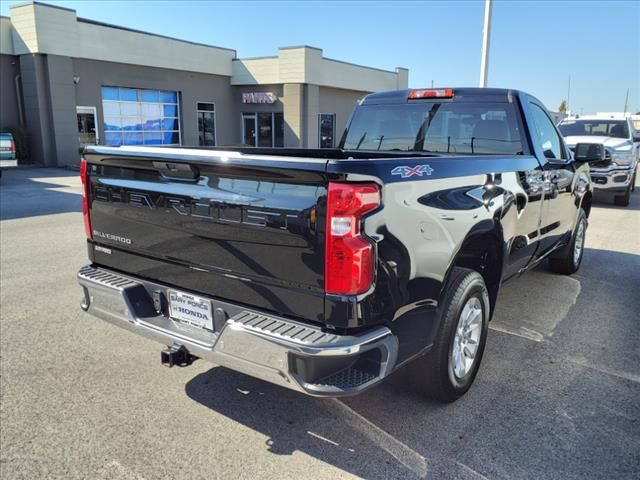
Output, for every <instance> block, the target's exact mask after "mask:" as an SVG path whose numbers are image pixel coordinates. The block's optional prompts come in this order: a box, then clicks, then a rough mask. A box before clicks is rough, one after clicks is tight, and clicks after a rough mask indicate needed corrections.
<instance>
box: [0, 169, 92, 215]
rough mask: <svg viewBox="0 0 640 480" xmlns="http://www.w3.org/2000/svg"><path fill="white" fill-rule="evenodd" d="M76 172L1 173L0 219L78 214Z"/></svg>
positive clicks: (62, 170) (18, 171)
mask: <svg viewBox="0 0 640 480" xmlns="http://www.w3.org/2000/svg"><path fill="white" fill-rule="evenodd" d="M81 210H82V187H81V183H80V178H79V174H78V172H74V171H70V170H65V169H61V168H18V169H12V170H5V171H3V173H2V178H1V179H0V219H1V220H12V219H17V218H26V217H36V216H41V215H51V214H56V213H67V212H80V211H81Z"/></svg>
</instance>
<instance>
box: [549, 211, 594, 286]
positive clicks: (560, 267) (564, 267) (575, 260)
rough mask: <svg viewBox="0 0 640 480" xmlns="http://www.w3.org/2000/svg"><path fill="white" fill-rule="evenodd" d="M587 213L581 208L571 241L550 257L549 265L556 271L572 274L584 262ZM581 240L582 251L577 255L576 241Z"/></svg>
mask: <svg viewBox="0 0 640 480" xmlns="http://www.w3.org/2000/svg"><path fill="white" fill-rule="evenodd" d="M581 225H582V229H583V230H582V236H581V237H580V238H579V236H578V234H579V231H580V226H581ZM587 225H588V222H587V214H586V213H584V210H583V209H580V213H579V214H578V221H577V222H576V228H575V230H574V232H573V235H572V236H571V241H570V242H569V244H568V245H566V246H564V247H562V248H561V249H560V250H559V251H558V252H556V253H554V254H552V255H551V256H550V257H549V267H550V268H551V271H553V272H555V273H561V274H563V275H571V274H573V273H576V272H577V271H578V269H579V268H580V264H582V256H583V255H584V239H585V236H586V232H587ZM578 241H580V242H581V245H580V253H579V255H577V256H576V255H575V251H576V243H577V242H578Z"/></svg>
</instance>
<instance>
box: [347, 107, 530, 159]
mask: <svg viewBox="0 0 640 480" xmlns="http://www.w3.org/2000/svg"><path fill="white" fill-rule="evenodd" d="M343 138H344V140H343V145H342V147H343V148H344V149H345V150H378V151H409V152H429V153H464V154H495V155H503V154H504V155H517V154H522V150H523V147H522V141H521V132H520V128H519V124H518V121H517V117H516V111H515V108H514V106H513V104H510V103H485V102H478V103H471V102H464V103H463V102H460V103H452V102H447V103H439V102H421V103H420V104H403V105H362V106H360V107H358V108H357V109H356V111H355V113H354V115H353V118H352V120H351V123H350V124H349V126H348V128H347V131H346V132H345V135H344V137H343Z"/></svg>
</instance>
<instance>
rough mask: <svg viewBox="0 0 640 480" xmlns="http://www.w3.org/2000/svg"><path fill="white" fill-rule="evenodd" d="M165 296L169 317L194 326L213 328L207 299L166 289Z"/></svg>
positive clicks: (209, 303) (211, 314)
mask: <svg viewBox="0 0 640 480" xmlns="http://www.w3.org/2000/svg"><path fill="white" fill-rule="evenodd" d="M167 296H168V297H169V316H170V317H171V318H173V319H174V320H179V321H180V322H184V323H188V324H189V325H193V326H195V327H201V328H207V329H209V330H213V313H212V311H211V302H210V301H209V300H207V299H205V298H202V297H196V296H195V295H191V294H190V293H184V292H178V291H175V290H169V291H167Z"/></svg>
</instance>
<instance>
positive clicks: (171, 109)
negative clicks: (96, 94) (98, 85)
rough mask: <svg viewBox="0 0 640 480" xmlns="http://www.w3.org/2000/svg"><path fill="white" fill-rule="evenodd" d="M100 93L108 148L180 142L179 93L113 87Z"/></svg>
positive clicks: (105, 87) (108, 87)
mask: <svg viewBox="0 0 640 480" xmlns="http://www.w3.org/2000/svg"><path fill="white" fill-rule="evenodd" d="M101 92H102V109H103V119H104V130H105V143H106V144H107V145H111V146H119V145H176V144H179V143H180V122H179V120H180V117H179V111H178V92H175V91H168V90H151V89H136V88H125V87H112V86H103V87H102V89H101Z"/></svg>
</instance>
